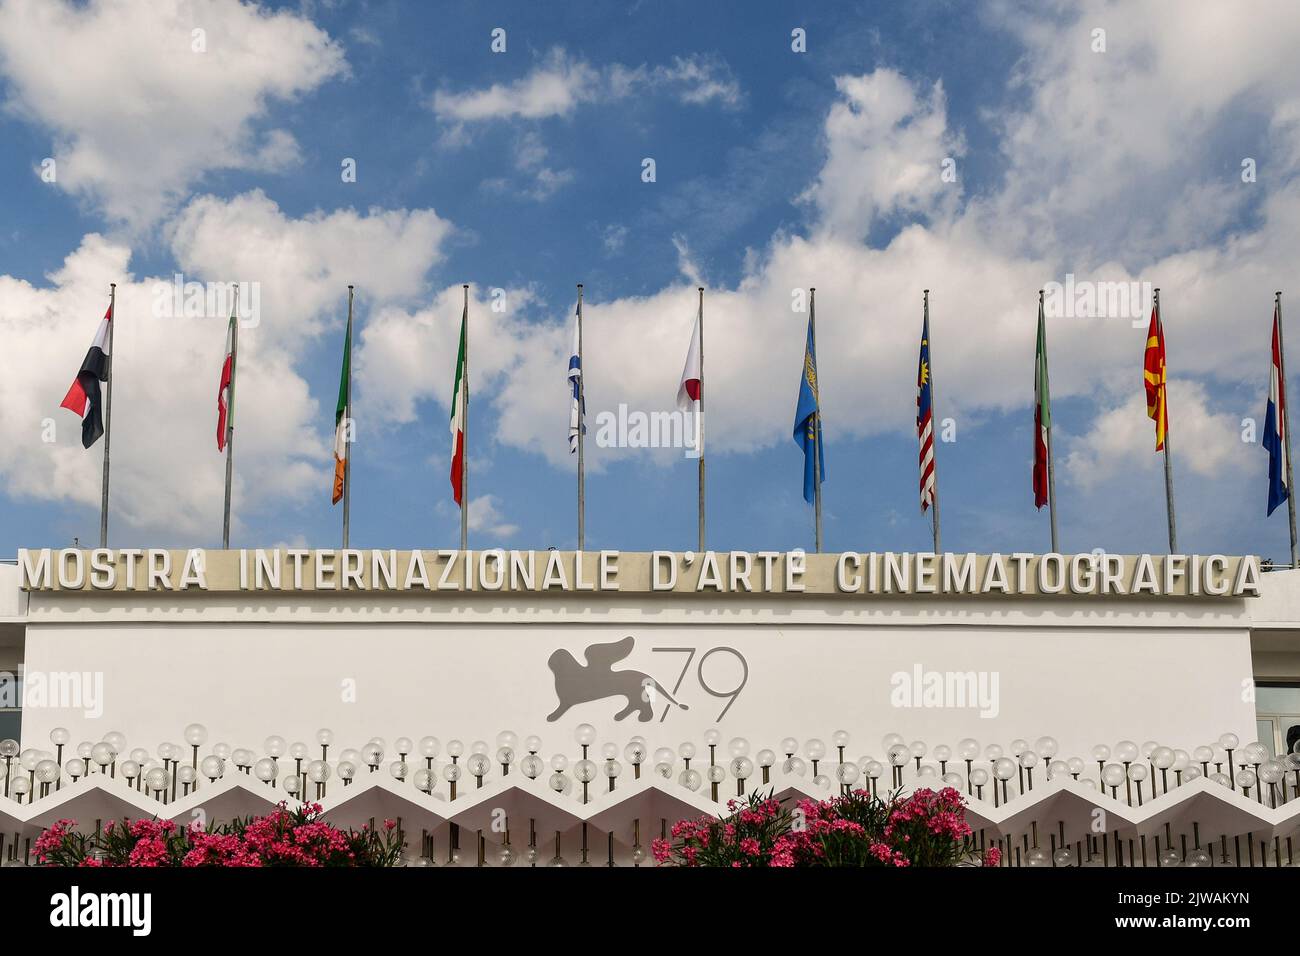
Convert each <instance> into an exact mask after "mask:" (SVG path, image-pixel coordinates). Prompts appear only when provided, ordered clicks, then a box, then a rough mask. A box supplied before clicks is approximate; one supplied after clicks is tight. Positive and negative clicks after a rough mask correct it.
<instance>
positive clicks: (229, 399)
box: [221, 283, 239, 549]
mask: <svg viewBox="0 0 1300 956" xmlns="http://www.w3.org/2000/svg"><path fill="white" fill-rule="evenodd" d="M238 374H239V283H235V304H234V310H233V312H232V315H231V326H230V391H229V394H228V395H227V396H226V506H225V511H224V514H223V517H222V521H221V547H222V548H223V549H228V548H229V547H230V485H231V479H232V478H233V476H234V471H235V466H234V457H235V377H236V376H237V375H238Z"/></svg>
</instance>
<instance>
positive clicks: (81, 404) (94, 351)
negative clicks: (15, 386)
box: [59, 305, 113, 448]
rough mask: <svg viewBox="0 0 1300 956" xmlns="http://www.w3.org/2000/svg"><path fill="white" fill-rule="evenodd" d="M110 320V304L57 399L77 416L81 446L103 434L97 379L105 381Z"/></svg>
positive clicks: (88, 443)
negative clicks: (78, 367)
mask: <svg viewBox="0 0 1300 956" xmlns="http://www.w3.org/2000/svg"><path fill="white" fill-rule="evenodd" d="M112 321H113V307H112V306H111V305H110V306H109V307H108V311H106V312H105V313H104V318H103V319H101V320H100V323H99V329H98V330H96V332H95V340H94V341H93V342H91V343H90V349H89V350H88V351H87V352H86V357H85V358H84V359H82V362H81V368H80V369H79V370H78V371H77V377H76V378H75V379H73V380H72V387H71V388H69V389H68V394H67V395H64V396H63V401H62V402H60V403H59V406H60V407H61V408H66V409H68V410H69V411H72V412H76V413H77V414H78V415H80V416H81V447H82V448H89V447H90V446H91V445H93V444H95V442H97V441H99V436H100V435H102V434H104V403H103V400H102V397H101V394H100V388H99V383H100V382H107V381H108V375H109V370H108V363H109V355H108V351H109V348H108V339H109V323H110V322H112Z"/></svg>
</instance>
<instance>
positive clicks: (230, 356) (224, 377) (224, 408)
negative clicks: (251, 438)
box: [217, 312, 236, 451]
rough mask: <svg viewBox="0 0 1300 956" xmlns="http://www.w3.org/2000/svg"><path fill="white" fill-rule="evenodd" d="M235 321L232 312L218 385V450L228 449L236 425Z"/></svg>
mask: <svg viewBox="0 0 1300 956" xmlns="http://www.w3.org/2000/svg"><path fill="white" fill-rule="evenodd" d="M235 322H236V316H235V314H234V313H233V312H232V313H231V314H230V326H229V327H228V328H227V329H226V358H225V361H224V362H222V363H221V384H219V385H218V386H217V451H225V450H226V441H227V440H228V438H229V436H230V429H231V428H233V427H234V424H235V423H234V421H233V416H230V414H229V412H230V394H231V391H232V390H233V383H234V381H235Z"/></svg>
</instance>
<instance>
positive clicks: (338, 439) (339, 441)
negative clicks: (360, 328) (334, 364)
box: [333, 300, 352, 510]
mask: <svg viewBox="0 0 1300 956" xmlns="http://www.w3.org/2000/svg"><path fill="white" fill-rule="evenodd" d="M349 301H350V300H349ZM348 309H349V311H351V306H350V305H349V306H348ZM351 382H352V316H351V315H348V328H347V338H346V339H344V342H343V371H342V372H340V373H339V400H338V404H337V405H336V406H335V407H334V499H333V503H334V504H338V503H339V501H341V500H342V498H343V483H344V481H346V480H347V466H348V445H349V444H350V441H349V439H348V428H349V425H350V422H349V419H350V418H351V417H352V409H351V407H350V405H351V394H352V393H351V388H350V386H351ZM345 510H346V509H345Z"/></svg>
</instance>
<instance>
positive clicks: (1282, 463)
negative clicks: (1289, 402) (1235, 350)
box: [1264, 308, 1291, 514]
mask: <svg viewBox="0 0 1300 956" xmlns="http://www.w3.org/2000/svg"><path fill="white" fill-rule="evenodd" d="M1280 322H1281V316H1279V315H1278V313H1277V309H1276V308H1274V310H1273V369H1272V374H1271V375H1270V377H1269V383H1268V411H1267V412H1266V413H1265V415H1264V447H1265V448H1267V449H1268V513H1269V514H1272V513H1273V510H1274V509H1275V508H1277V506H1278V505H1280V504H1281V503H1282V502H1284V501H1286V500H1287V498H1289V497H1290V496H1291V489H1290V488H1288V487H1287V459H1286V426H1287V412H1286V373H1285V372H1284V371H1283V369H1282V342H1281V340H1280V335H1279V333H1280V331H1281V330H1280V329H1279V328H1278V326H1279V324H1280Z"/></svg>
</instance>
